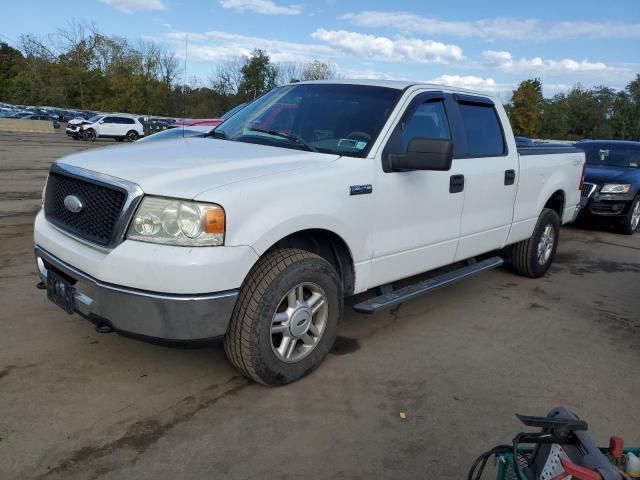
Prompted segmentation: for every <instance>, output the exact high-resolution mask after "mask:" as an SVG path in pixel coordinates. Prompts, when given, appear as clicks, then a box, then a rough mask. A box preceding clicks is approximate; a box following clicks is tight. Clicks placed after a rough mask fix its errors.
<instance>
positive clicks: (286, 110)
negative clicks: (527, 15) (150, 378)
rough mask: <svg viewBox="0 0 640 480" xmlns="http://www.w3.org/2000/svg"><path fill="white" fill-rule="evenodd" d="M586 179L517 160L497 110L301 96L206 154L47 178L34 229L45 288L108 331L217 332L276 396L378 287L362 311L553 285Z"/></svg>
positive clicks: (344, 87)
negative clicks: (514, 283)
mask: <svg viewBox="0 0 640 480" xmlns="http://www.w3.org/2000/svg"><path fill="white" fill-rule="evenodd" d="M584 163H585V159H584V153H583V152H582V151H579V150H575V149H573V148H570V147H568V148H545V147H527V148H520V149H518V148H517V147H516V144H515V141H514V137H513V133H512V131H511V127H510V125H509V121H508V119H507V116H506V115H505V111H504V109H503V107H502V105H501V104H500V102H499V101H498V100H497V99H496V98H494V97H492V96H488V95H484V94H478V93H473V92H470V91H466V90H461V89H456V88H449V87H443V86H438V85H429V84H419V83H410V82H386V81H384V82H383V81H380V82H379V81H328V82H302V83H294V84H290V85H286V86H283V87H279V88H276V89H274V90H272V91H271V92H269V93H268V94H266V95H264V96H263V97H261V98H259V99H258V100H256V101H254V102H253V103H251V104H249V105H248V106H246V107H245V108H244V109H242V110H241V111H240V112H238V113H237V114H235V115H234V116H232V117H231V118H229V119H228V120H227V121H225V122H224V123H223V124H222V125H220V126H219V127H217V128H216V129H215V130H214V131H212V132H211V133H210V134H209V136H208V137H205V138H189V139H179V140H170V141H166V142H158V143H148V144H134V145H131V146H127V147H117V146H116V147H111V148H105V149H99V150H91V151H85V152H82V153H78V154H75V155H70V156H68V157H65V158H62V159H60V160H59V161H57V162H55V163H54V164H53V165H52V167H51V171H50V173H49V177H48V180H47V184H46V186H45V189H44V191H43V208H42V211H40V212H39V213H38V215H37V217H36V221H35V253H36V259H37V265H38V270H39V273H40V276H41V279H42V281H43V283H41V284H40V286H41V287H43V288H44V286H46V290H47V296H48V297H49V299H51V300H52V301H53V302H54V303H56V304H57V305H58V306H60V307H62V308H63V309H64V310H66V311H67V312H68V313H70V314H71V313H74V312H76V313H79V314H80V315H82V316H83V317H85V318H87V319H88V320H90V321H91V322H93V323H94V324H95V325H96V326H97V328H98V329H99V331H105V332H108V331H116V332H119V333H122V334H128V335H134V336H138V337H142V338H154V339H164V340H170V341H193V340H203V339H210V338H215V337H221V336H224V345H225V350H226V352H227V356H228V358H229V360H230V361H231V362H232V363H233V364H234V365H235V366H236V367H237V368H238V369H239V370H240V371H241V372H242V373H243V374H244V375H246V376H248V377H250V378H252V379H254V380H256V381H258V382H261V383H264V384H271V385H277V384H285V383H288V382H292V381H294V380H297V379H299V378H300V377H302V376H304V375H305V374H307V373H308V372H310V371H312V370H313V369H314V368H316V367H317V366H318V365H319V364H320V363H321V362H322V360H323V359H324V358H325V356H326V355H327V353H328V352H329V350H330V349H331V347H332V345H333V342H334V340H335V337H336V331H337V329H338V324H339V322H340V319H341V317H342V313H343V297H345V296H350V295H355V294H359V293H362V292H365V291H366V290H370V289H375V294H376V295H377V296H373V297H372V298H370V297H368V298H364V299H363V301H362V302H361V303H358V304H357V305H355V307H354V308H355V310H356V311H359V312H364V313H373V312H375V311H377V310H379V309H381V308H387V307H390V306H392V305H395V304H398V303H401V302H405V301H408V300H410V299H411V298H414V297H415V296H417V295H421V294H424V293H426V292H429V291H431V290H433V289H435V288H438V287H441V286H444V285H447V284H449V283H452V282H454V281H456V280H460V279H463V278H467V277H469V276H470V275H473V274H476V273H479V272H482V271H485V270H488V269H490V268H494V267H497V266H499V265H501V264H502V263H503V262H507V263H508V264H510V265H511V268H512V269H513V270H514V271H515V272H516V273H518V274H521V275H526V276H529V277H539V276H541V275H543V274H544V273H545V272H546V271H547V270H548V268H549V266H550V264H551V262H552V261H553V257H554V254H555V251H556V247H557V245H558V239H559V228H560V225H561V224H562V223H567V222H570V221H572V220H573V219H574V217H575V215H576V213H577V210H578V208H579V207H578V205H579V203H580V191H581V183H582V179H581V174H583V173H584ZM452 264H455V266H454V267H449V268H447V269H446V273H440V274H437V272H436V274H435V275H432V276H431V278H428V279H427V280H424V279H421V280H419V281H415V282H414V283H412V284H410V285H408V286H405V287H403V288H400V289H395V290H394V289H393V282H396V281H397V280H400V279H405V278H407V277H412V276H414V275H417V274H420V273H423V272H428V271H431V270H435V269H438V268H440V267H444V266H448V265H452ZM443 270H444V269H443ZM403 283H406V282H403ZM365 297H366V296H365Z"/></svg>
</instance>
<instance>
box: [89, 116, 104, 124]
mask: <svg viewBox="0 0 640 480" xmlns="http://www.w3.org/2000/svg"><path fill="white" fill-rule="evenodd" d="M102 117H103V115H94V116H93V117H91V118H90V119H89V120H87V122H91V123H96V122H97V121H98V120H100V119H101V118H102Z"/></svg>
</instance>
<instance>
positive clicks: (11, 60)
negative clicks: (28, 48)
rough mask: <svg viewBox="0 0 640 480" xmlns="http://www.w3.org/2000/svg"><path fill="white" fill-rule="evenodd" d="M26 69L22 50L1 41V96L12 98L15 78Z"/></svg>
mask: <svg viewBox="0 0 640 480" xmlns="http://www.w3.org/2000/svg"><path fill="white" fill-rule="evenodd" d="M24 69H25V64H24V57H23V56H22V53H20V50H16V49H15V48H13V47H11V46H9V45H8V44H6V43H4V42H0V98H4V99H7V100H9V99H12V97H13V94H14V91H13V90H14V88H15V85H14V82H15V79H16V77H17V76H18V75H19V74H20V72H21V71H23V70H24Z"/></svg>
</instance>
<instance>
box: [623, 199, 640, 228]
mask: <svg viewBox="0 0 640 480" xmlns="http://www.w3.org/2000/svg"><path fill="white" fill-rule="evenodd" d="M639 224H640V195H637V196H636V198H634V199H633V202H631V208H630V209H629V212H628V213H627V216H626V217H624V222H623V223H622V231H623V232H624V233H626V234H627V235H633V234H634V233H635V231H636V230H637V229H638V225H639Z"/></svg>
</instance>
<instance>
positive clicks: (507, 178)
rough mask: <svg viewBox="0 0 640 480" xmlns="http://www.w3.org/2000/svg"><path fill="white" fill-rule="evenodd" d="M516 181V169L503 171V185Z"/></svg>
mask: <svg viewBox="0 0 640 480" xmlns="http://www.w3.org/2000/svg"><path fill="white" fill-rule="evenodd" d="M514 183H516V171H515V170H505V171H504V184H505V185H513V184H514Z"/></svg>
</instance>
